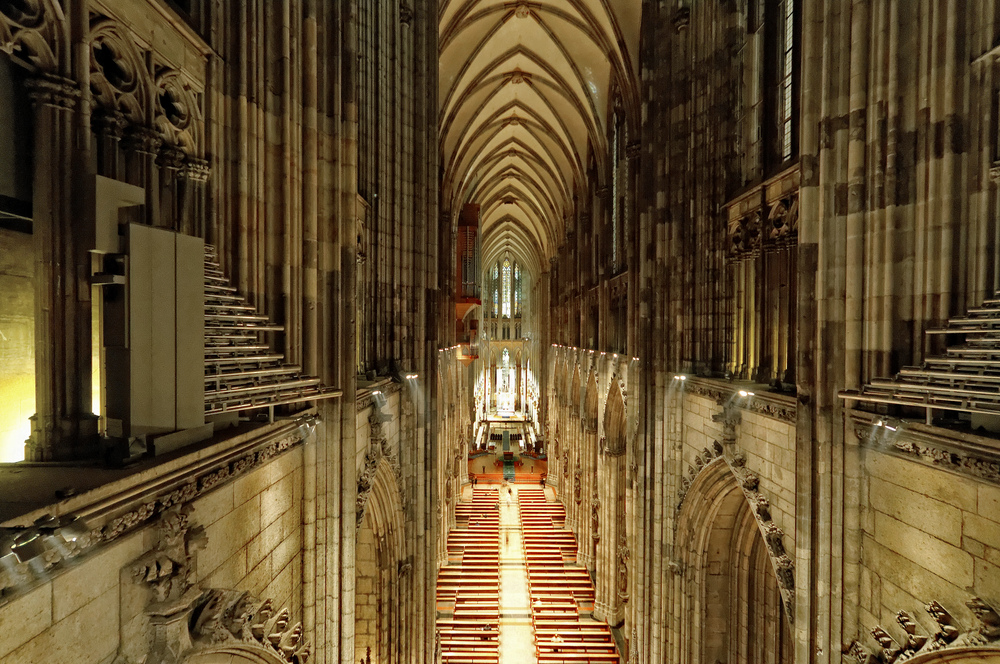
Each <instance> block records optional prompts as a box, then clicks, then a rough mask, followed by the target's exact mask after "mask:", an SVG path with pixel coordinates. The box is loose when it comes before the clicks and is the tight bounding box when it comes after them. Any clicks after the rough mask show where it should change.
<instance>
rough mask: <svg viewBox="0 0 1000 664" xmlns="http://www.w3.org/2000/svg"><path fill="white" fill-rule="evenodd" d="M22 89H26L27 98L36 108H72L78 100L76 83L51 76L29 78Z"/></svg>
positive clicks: (78, 88) (78, 90)
mask: <svg viewBox="0 0 1000 664" xmlns="http://www.w3.org/2000/svg"><path fill="white" fill-rule="evenodd" d="M24 87H25V88H27V91H28V98H29V99H30V100H31V103H32V104H34V105H35V106H36V107H38V106H54V107H56V108H74V107H75V106H76V102H77V100H79V98H80V87H79V86H78V85H77V84H76V81H74V80H72V79H69V78H63V77H62V76H55V75H53V74H42V75H40V76H35V77H33V78H29V79H28V80H26V81H25V82H24Z"/></svg>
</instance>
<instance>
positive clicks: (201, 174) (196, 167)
mask: <svg viewBox="0 0 1000 664" xmlns="http://www.w3.org/2000/svg"><path fill="white" fill-rule="evenodd" d="M211 172H212V167H211V165H209V163H208V160H206V159H199V158H197V157H186V158H185V159H184V165H183V167H182V168H181V172H180V173H179V175H180V176H181V177H182V178H185V179H187V180H190V181H191V182H208V176H209V175H210V174H211Z"/></svg>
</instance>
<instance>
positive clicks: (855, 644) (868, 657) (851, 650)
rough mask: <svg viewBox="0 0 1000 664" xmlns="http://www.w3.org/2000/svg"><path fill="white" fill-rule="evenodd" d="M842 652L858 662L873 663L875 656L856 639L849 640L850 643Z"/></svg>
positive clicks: (860, 663)
mask: <svg viewBox="0 0 1000 664" xmlns="http://www.w3.org/2000/svg"><path fill="white" fill-rule="evenodd" d="M844 654H845V655H850V656H851V657H853V658H854V659H855V660H856V661H857V662H858V664H874V663H875V656H874V655H873V654H872V651H871V650H869V649H868V648H866V647H865V646H864V645H862V644H861V642H860V641H858V640H857V639H855V640H853V641H851V645H850V646H848V648H847V650H846V651H845V652H844Z"/></svg>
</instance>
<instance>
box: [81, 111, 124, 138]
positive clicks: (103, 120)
mask: <svg viewBox="0 0 1000 664" xmlns="http://www.w3.org/2000/svg"><path fill="white" fill-rule="evenodd" d="M90 124H91V126H92V127H93V128H94V129H95V130H96V131H97V133H98V134H99V135H101V136H105V137H107V138H113V139H115V140H120V139H121V137H122V134H123V133H124V132H125V128H126V127H127V126H128V120H127V119H126V118H125V115H124V114H123V113H120V112H118V111H111V110H106V109H100V110H96V111H94V113H93V114H92V115H91V116H90Z"/></svg>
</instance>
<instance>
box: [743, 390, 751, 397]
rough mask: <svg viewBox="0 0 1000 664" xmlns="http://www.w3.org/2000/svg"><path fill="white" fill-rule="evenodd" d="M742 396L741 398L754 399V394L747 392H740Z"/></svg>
mask: <svg viewBox="0 0 1000 664" xmlns="http://www.w3.org/2000/svg"><path fill="white" fill-rule="evenodd" d="M740 396H741V397H752V396H753V392H747V391H746V390H740Z"/></svg>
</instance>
